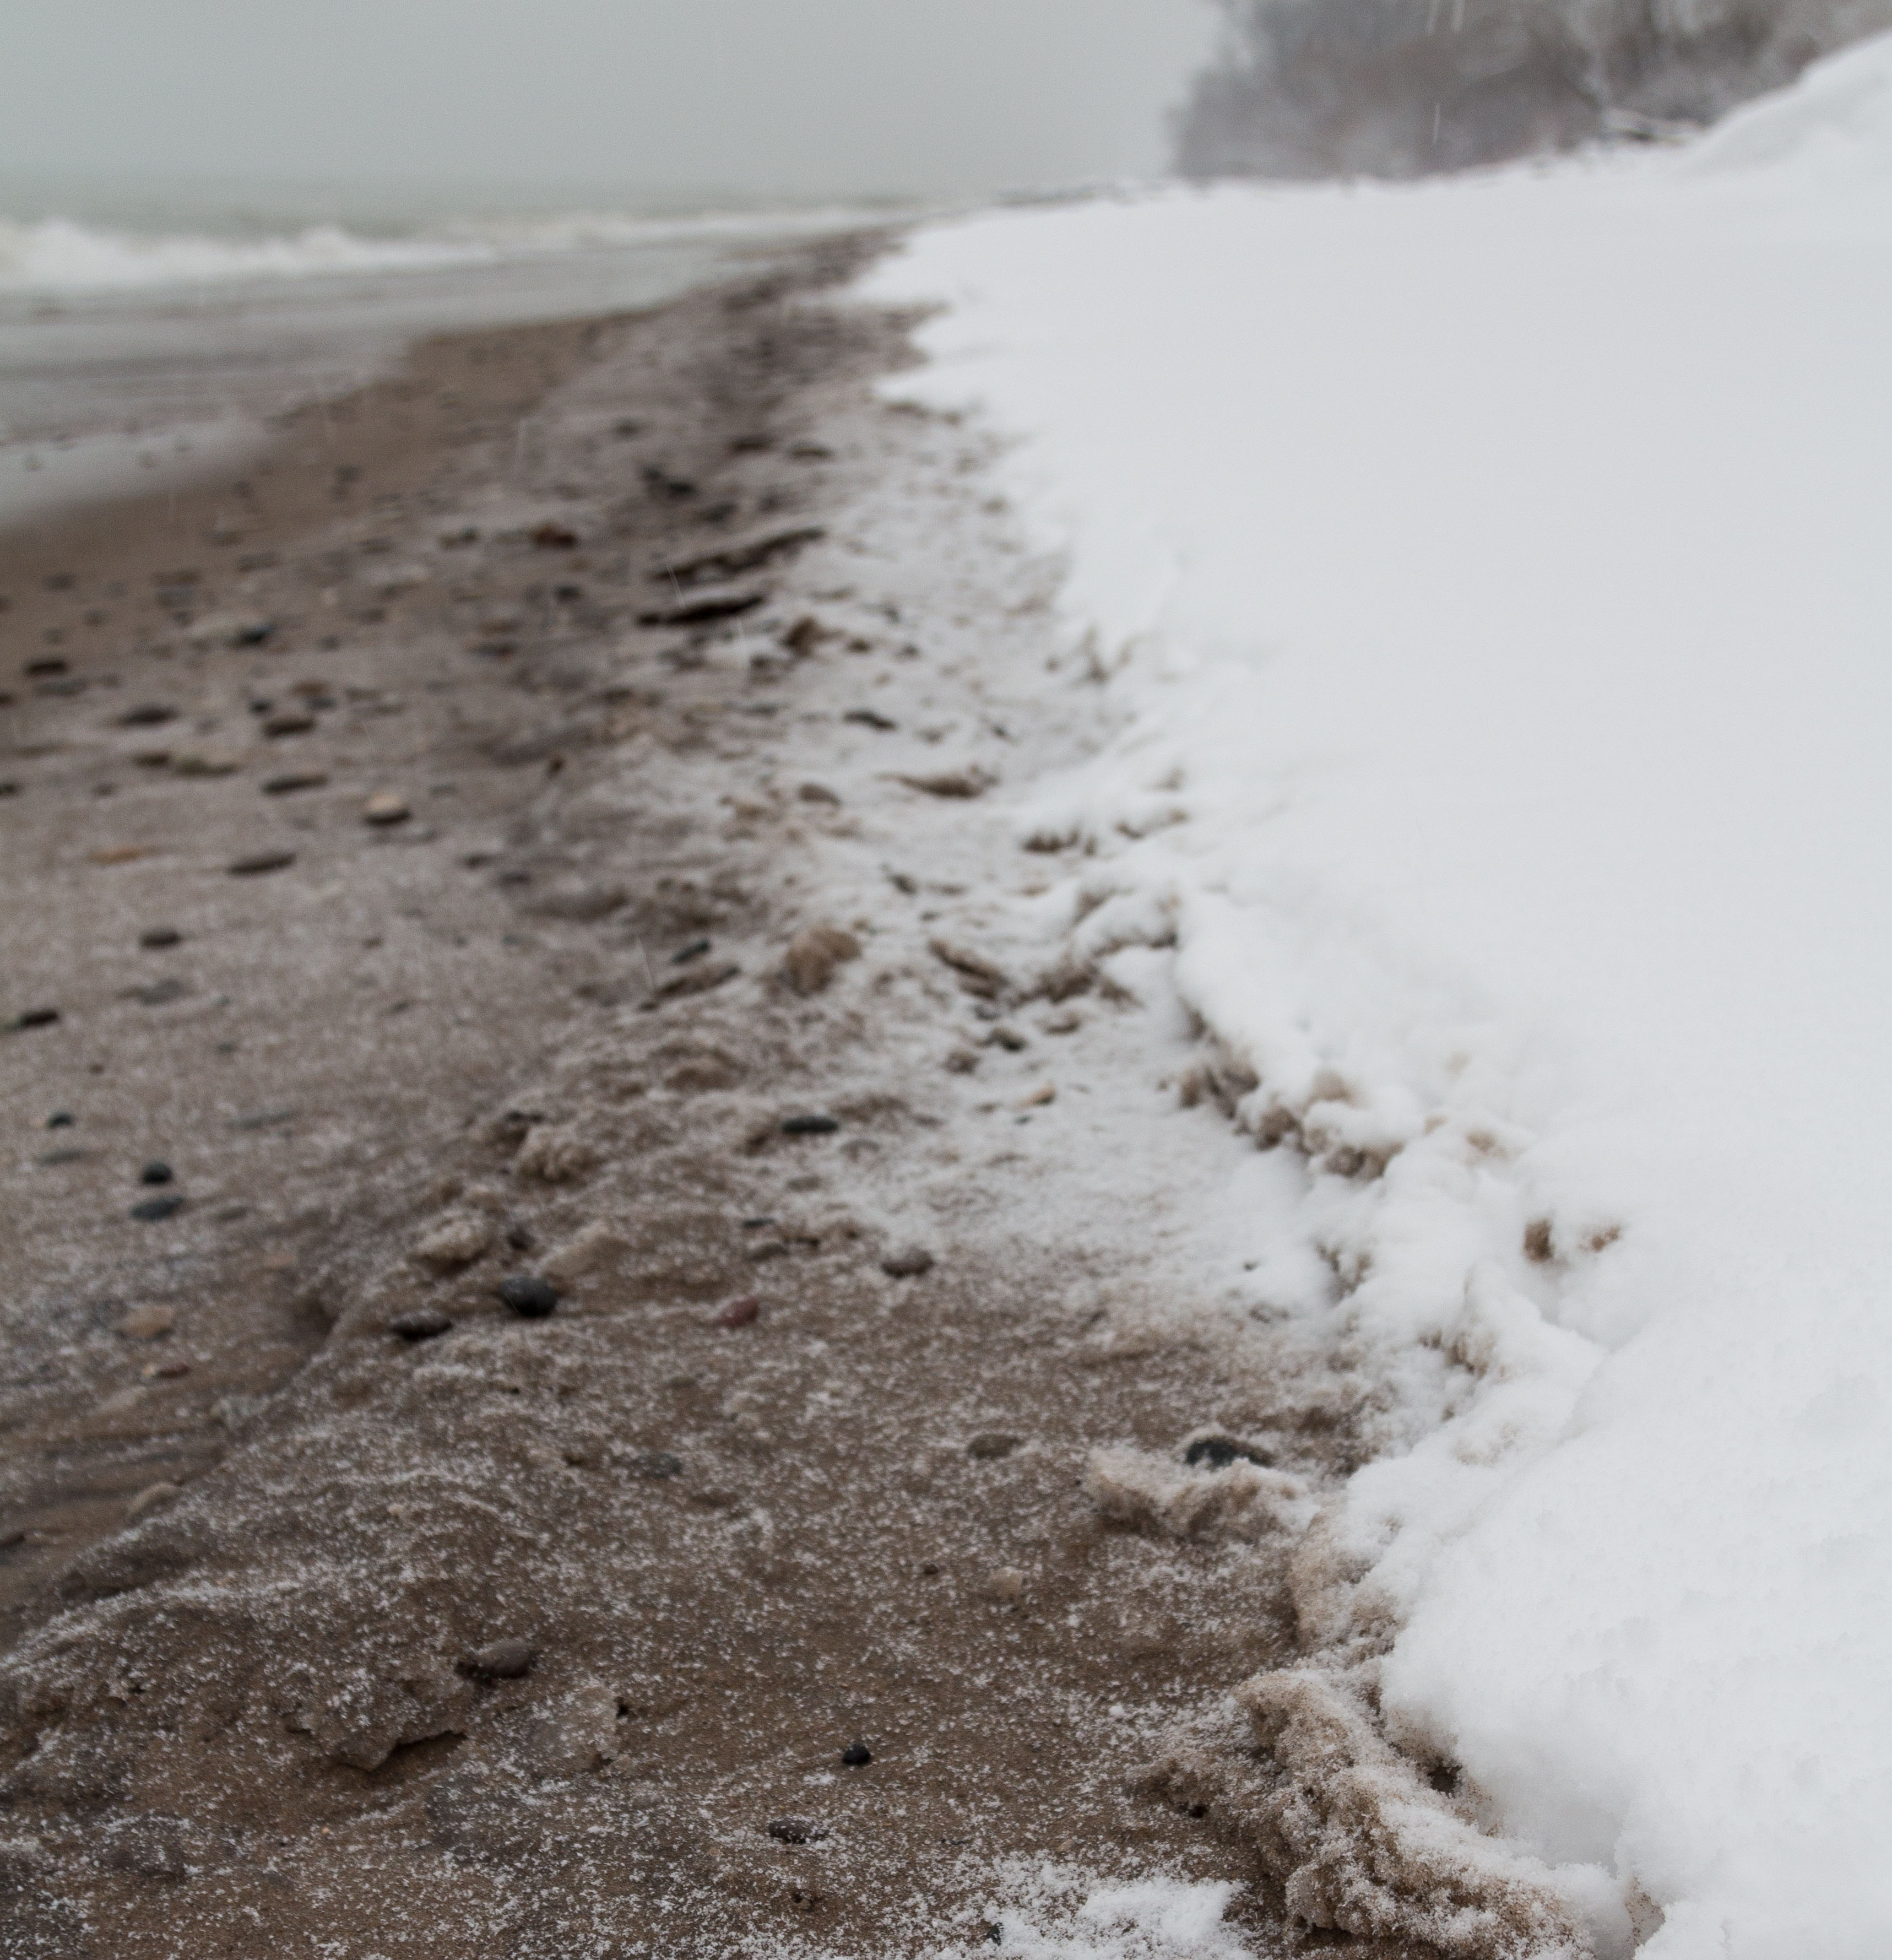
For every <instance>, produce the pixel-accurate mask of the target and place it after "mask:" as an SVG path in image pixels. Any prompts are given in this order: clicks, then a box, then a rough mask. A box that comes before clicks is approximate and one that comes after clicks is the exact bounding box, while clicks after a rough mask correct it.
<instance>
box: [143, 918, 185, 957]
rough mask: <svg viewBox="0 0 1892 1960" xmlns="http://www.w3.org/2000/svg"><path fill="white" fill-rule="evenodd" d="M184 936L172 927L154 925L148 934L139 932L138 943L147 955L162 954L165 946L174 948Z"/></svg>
mask: <svg viewBox="0 0 1892 1960" xmlns="http://www.w3.org/2000/svg"><path fill="white" fill-rule="evenodd" d="M183 937H184V935H183V934H182V933H181V932H180V931H178V930H177V928H176V927H175V926H174V925H154V926H153V927H152V928H151V930H150V931H148V932H141V933H140V934H138V944H139V945H140V946H142V947H144V949H145V951H146V952H147V953H162V952H163V951H164V948H165V947H167V946H176V945H177V944H178V943H180V941H181V940H183Z"/></svg>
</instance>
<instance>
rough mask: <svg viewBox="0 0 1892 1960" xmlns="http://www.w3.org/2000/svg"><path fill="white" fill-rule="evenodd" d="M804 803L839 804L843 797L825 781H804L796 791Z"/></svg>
mask: <svg viewBox="0 0 1892 1960" xmlns="http://www.w3.org/2000/svg"><path fill="white" fill-rule="evenodd" d="M795 794H796V795H797V796H798V797H800V798H801V800H802V801H803V803H835V804H836V805H838V804H839V803H840V801H841V799H840V797H838V796H836V795H835V793H834V791H832V790H831V789H830V788H828V785H827V784H825V783H803V784H802V786H801V788H800V789H798V790H797V791H796V792H795Z"/></svg>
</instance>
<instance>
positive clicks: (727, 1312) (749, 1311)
mask: <svg viewBox="0 0 1892 1960" xmlns="http://www.w3.org/2000/svg"><path fill="white" fill-rule="evenodd" d="M761 1318H762V1301H761V1300H760V1299H759V1298H758V1297H757V1296H756V1295H755V1294H754V1293H745V1294H744V1295H743V1296H742V1298H741V1299H740V1300H731V1301H730V1303H729V1305H728V1306H726V1307H724V1308H723V1311H722V1312H721V1313H719V1314H718V1315H717V1316H716V1324H717V1326H718V1327H752V1326H753V1325H755V1322H757V1321H758V1320H759V1319H761Z"/></svg>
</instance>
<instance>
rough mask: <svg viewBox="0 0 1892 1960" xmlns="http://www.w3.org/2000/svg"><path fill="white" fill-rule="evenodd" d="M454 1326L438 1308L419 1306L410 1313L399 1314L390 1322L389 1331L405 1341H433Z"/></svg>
mask: <svg viewBox="0 0 1892 1960" xmlns="http://www.w3.org/2000/svg"><path fill="white" fill-rule="evenodd" d="M452 1325H453V1322H451V1321H450V1320H449V1319H447V1316H446V1315H445V1314H444V1313H441V1311H440V1309H439V1308H438V1307H437V1306H417V1307H415V1309H413V1311H412V1313H397V1314H396V1316H394V1318H393V1319H392V1320H390V1322H388V1324H387V1331H388V1332H390V1334H398V1335H399V1336H400V1337H401V1338H402V1340H403V1341H431V1340H433V1339H434V1338H435V1336H436V1335H441V1334H444V1333H445V1332H447V1330H448V1328H450V1327H451V1326H452Z"/></svg>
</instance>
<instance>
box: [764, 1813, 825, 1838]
mask: <svg viewBox="0 0 1892 1960" xmlns="http://www.w3.org/2000/svg"><path fill="white" fill-rule="evenodd" d="M768 1834H769V1835H770V1837H771V1838H774V1841H776V1843H777V1844H819V1843H820V1842H821V1841H822V1839H823V1838H825V1837H826V1836H827V1835H828V1827H827V1825H825V1824H817V1823H816V1822H815V1821H814V1820H813V1819H812V1818H808V1817H777V1818H771V1820H770V1822H769V1826H768Z"/></svg>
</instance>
